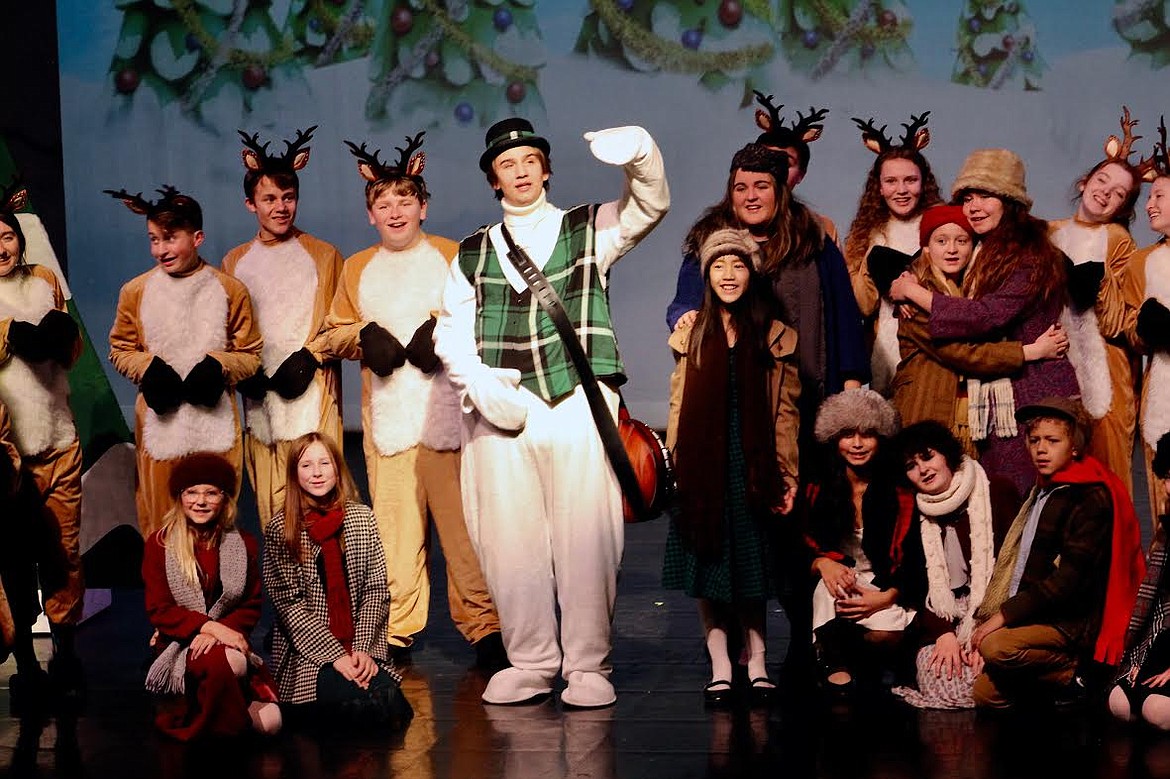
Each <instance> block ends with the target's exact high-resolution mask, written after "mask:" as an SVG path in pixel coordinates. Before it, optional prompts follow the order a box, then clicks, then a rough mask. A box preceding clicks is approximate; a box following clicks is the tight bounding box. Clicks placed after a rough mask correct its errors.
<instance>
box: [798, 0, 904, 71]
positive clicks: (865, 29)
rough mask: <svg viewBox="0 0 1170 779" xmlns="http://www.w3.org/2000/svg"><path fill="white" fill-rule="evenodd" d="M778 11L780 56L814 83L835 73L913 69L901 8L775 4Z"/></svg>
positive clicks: (854, 1) (870, 2) (848, 0)
mask: <svg viewBox="0 0 1170 779" xmlns="http://www.w3.org/2000/svg"><path fill="white" fill-rule="evenodd" d="M779 7H780V14H779V19H778V28H779V31H780V39H781V42H782V44H783V46H784V55H785V56H786V57H787V58H788V60H789V61H790V62H791V63H792V66H793V67H794V68H795V69H796V70H798V71H800V72H802V73H806V74H807V75H808V76H809V77H810V78H812V79H814V80H815V79H820V78H822V77H824V76H826V75H828V74H829V73H831V72H834V71H838V72H840V71H845V72H857V71H866V70H869V69H871V68H875V67H888V68H892V69H893V70H898V71H903V70H908V69H909V68H910V67H911V66H912V65H913V62H914V57H913V55H912V54H911V52H910V47H909V46H908V45H907V43H906V40H907V38H908V37H909V35H910V31H911V29H912V28H913V26H914V19H913V17H912V16H911V14H910V11H909V9H907V8H906V6H905V5H903V4H902V3H900V2H893V1H892V2H876V0H780V3H779Z"/></svg>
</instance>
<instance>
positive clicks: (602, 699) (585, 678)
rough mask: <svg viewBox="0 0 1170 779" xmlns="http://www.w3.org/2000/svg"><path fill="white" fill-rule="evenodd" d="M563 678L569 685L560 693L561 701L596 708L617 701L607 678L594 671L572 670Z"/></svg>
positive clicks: (566, 703)
mask: <svg viewBox="0 0 1170 779" xmlns="http://www.w3.org/2000/svg"><path fill="white" fill-rule="evenodd" d="M565 680H566V681H567V682H568V683H569V686H568V687H566V688H565V690H564V692H562V693H561V703H564V704H565V705H567V706H575V707H577V708H579V709H597V708H600V707H602V706H612V705H613V704H614V703H616V702H617V693H616V692H614V689H613V685H612V684H610V682H609V679H607V678H606V677H604V676H602V675H601V674H599V673H597V672H596V671H572V672H570V673H569V675H568V676H567V677H565Z"/></svg>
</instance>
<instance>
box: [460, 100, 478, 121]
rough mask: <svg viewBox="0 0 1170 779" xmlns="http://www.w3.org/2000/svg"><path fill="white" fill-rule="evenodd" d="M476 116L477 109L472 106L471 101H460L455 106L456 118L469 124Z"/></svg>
mask: <svg viewBox="0 0 1170 779" xmlns="http://www.w3.org/2000/svg"><path fill="white" fill-rule="evenodd" d="M474 117H475V109H474V108H472V107H471V103H460V104H459V105H457V106H455V118H456V119H457V120H458V121H460V122H462V123H463V124H467V123H468V122H470V121H471V120H472V119H473V118H474Z"/></svg>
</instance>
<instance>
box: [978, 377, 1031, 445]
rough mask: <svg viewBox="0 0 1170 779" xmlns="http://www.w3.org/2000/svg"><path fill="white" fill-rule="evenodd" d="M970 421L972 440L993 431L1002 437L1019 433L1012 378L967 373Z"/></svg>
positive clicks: (1009, 436) (984, 437)
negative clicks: (976, 376) (984, 376)
mask: <svg viewBox="0 0 1170 779" xmlns="http://www.w3.org/2000/svg"><path fill="white" fill-rule="evenodd" d="M967 425H968V426H969V427H970V429H971V440H972V441H982V440H984V439H986V438H987V437H988V436H989V435H991V434H992V433H993V432H994V433H995V434H996V435H997V436H998V437H1000V438H1014V437H1015V435H1016V433H1018V432H1019V430H1018V429H1017V428H1016V394H1015V392H1014V391H1013V390H1012V381H1011V379H992V380H991V381H980V380H979V379H976V378H973V377H971V376H968V377H967Z"/></svg>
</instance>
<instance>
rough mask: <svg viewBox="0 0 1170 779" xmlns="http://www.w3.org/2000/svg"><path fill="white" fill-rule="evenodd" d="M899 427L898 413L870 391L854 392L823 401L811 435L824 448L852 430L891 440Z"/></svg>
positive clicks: (846, 392) (843, 393)
mask: <svg viewBox="0 0 1170 779" xmlns="http://www.w3.org/2000/svg"><path fill="white" fill-rule="evenodd" d="M901 426H902V422H901V420H900V419H899V418H898V412H897V411H896V410H895V409H894V407H893V406H892V405H891V404H890V402H889V401H888V400H886V399H885V398H883V397H882V396H881V395H879V394H878V393H876V392H874V391H873V390H868V389H861V388H858V389H847V390H842V391H841V392H838V393H837V394H836V395H830V396H829V397H828V398H826V399H825V401H824V402H823V403H821V407H820V409H819V410H818V411H817V422H816V425H815V426H814V427H813V433H814V434H815V435H816V437H817V440H818V441H820V442H821V443H822V444H824V443H828V442H829V441H833V440H836V439H837V438H838V437H839V436H840V435H841V434H842V433H848V432H851V431H853V430H860V431H861V432H863V433H876V434H877V435H879V436H881V437H883V438H892V437H894V436H895V435H897V433H898V429H899V428H901Z"/></svg>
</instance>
